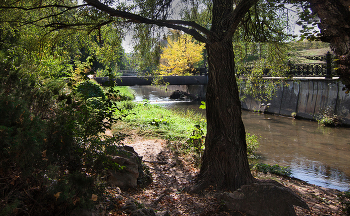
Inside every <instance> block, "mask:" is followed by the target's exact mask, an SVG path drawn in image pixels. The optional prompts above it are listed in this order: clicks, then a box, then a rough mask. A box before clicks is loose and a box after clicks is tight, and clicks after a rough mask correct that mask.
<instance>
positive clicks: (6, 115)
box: [0, 62, 123, 215]
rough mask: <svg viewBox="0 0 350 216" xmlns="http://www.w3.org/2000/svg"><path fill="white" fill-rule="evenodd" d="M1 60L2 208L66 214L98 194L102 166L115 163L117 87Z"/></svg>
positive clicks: (15, 212)
mask: <svg viewBox="0 0 350 216" xmlns="http://www.w3.org/2000/svg"><path fill="white" fill-rule="evenodd" d="M6 63H7V62H2V63H1V65H0V70H1V71H0V72H1V73H0V82H1V88H0V93H1V94H0V113H1V115H2V116H1V118H0V137H1V139H0V215H65V214H69V212H71V211H72V210H74V209H79V208H89V207H92V206H93V205H94V203H95V202H96V201H97V200H98V199H102V197H103V196H102V195H103V193H104V184H105V180H104V178H105V175H106V173H105V170H106V169H108V168H116V167H117V166H118V165H117V164H113V163H112V162H110V160H109V158H108V154H112V153H113V152H115V151H117V149H116V145H115V143H118V142H119V141H120V140H122V139H123V136H122V135H119V136H118V135H116V136H113V137H108V136H104V135H103V134H104V131H105V130H106V129H109V128H110V127H111V125H112V124H113V122H115V118H114V117H113V115H114V109H115V106H114V102H113V101H112V100H111V99H110V98H111V97H116V95H117V93H118V92H115V91H114V89H110V90H109V91H107V92H105V91H103V89H102V88H101V87H100V86H99V85H98V84H97V83H95V82H93V81H90V80H81V81H80V82H76V83H75V82H72V81H69V80H67V79H37V78H35V77H32V76H30V75H29V74H27V73H25V72H23V71H21V70H16V69H14V68H13V67H12V65H11V64H6Z"/></svg>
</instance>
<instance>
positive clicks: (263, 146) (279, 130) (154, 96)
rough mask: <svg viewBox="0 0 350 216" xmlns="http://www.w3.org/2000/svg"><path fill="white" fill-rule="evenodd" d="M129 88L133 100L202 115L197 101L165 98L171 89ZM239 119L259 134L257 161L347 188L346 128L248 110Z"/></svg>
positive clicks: (348, 143)
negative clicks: (189, 110) (258, 157)
mask: <svg viewBox="0 0 350 216" xmlns="http://www.w3.org/2000/svg"><path fill="white" fill-rule="evenodd" d="M133 89H134V90H135V91H136V93H137V97H136V100H139V101H142V100H143V99H148V100H151V103H160V104H163V105H164V106H167V107H169V108H176V109H193V110H196V111H198V112H201V113H203V114H205V111H204V110H201V109H199V108H198V107H199V103H191V102H181V101H172V100H170V99H168V96H169V95H170V94H171V92H172V90H169V89H168V91H167V92H165V91H164V90H163V91H159V90H157V88H156V87H133ZM175 89H176V87H174V89H173V90H175ZM177 89H179V88H177ZM179 90H183V89H179ZM242 118H243V122H244V125H245V128H246V130H247V132H249V133H252V134H255V135H258V136H260V148H259V149H258V154H259V155H261V162H263V163H267V164H271V165H272V164H279V165H281V166H289V167H290V168H291V169H292V173H293V176H294V177H296V178H298V179H301V180H304V181H307V182H309V183H312V184H316V185H319V186H323V187H328V188H334V189H338V190H342V191H345V190H348V189H350V167H349V164H350V156H349V155H350V141H349V138H350V129H349V128H324V127H319V126H318V124H317V123H316V122H311V121H306V120H294V119H292V118H288V117H282V116H275V115H268V114H258V113H252V112H248V111H243V112H242Z"/></svg>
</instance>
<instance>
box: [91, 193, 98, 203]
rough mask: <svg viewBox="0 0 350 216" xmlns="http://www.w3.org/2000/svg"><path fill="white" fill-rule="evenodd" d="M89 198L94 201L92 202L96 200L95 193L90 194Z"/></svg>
mask: <svg viewBox="0 0 350 216" xmlns="http://www.w3.org/2000/svg"><path fill="white" fill-rule="evenodd" d="M91 200H92V201H94V202H95V201H97V195H96V194H92V196H91Z"/></svg>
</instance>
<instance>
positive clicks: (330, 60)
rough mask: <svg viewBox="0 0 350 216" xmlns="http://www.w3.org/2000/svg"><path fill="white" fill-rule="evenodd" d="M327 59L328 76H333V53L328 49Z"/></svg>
mask: <svg viewBox="0 0 350 216" xmlns="http://www.w3.org/2000/svg"><path fill="white" fill-rule="evenodd" d="M326 61H327V71H326V78H329V79H330V78H332V55H331V53H330V52H329V51H328V52H327V54H326Z"/></svg>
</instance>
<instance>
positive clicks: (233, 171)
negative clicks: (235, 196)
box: [198, 0, 254, 190]
mask: <svg viewBox="0 0 350 216" xmlns="http://www.w3.org/2000/svg"><path fill="white" fill-rule="evenodd" d="M232 2H233V1H232V0H221V1H217V0H214V1H213V23H212V28H211V31H212V32H214V33H215V37H213V38H210V43H207V45H206V49H207V51H208V64H209V78H208V86H207V94H206V111H207V125H208V130H207V131H208V132H207V137H206V140H205V151H204V154H203V158H202V167H201V171H200V174H199V178H198V180H199V182H198V183H199V184H198V186H199V188H198V189H202V188H203V187H207V186H209V185H211V186H213V187H214V188H216V189H219V190H236V189H238V188H239V187H240V186H242V185H244V184H250V183H252V182H253V181H254V178H253V176H252V175H251V173H250V169H249V163H248V159H247V145H246V140H245V129H244V125H243V122H242V118H241V103H240V100H239V92H238V87H237V83H236V77H235V62H234V53H233V45H232V39H231V38H228V37H226V33H227V31H228V29H229V27H230V25H231V21H230V20H229V19H228V17H230V14H232V11H233V5H232V4H233V3H232Z"/></svg>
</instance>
